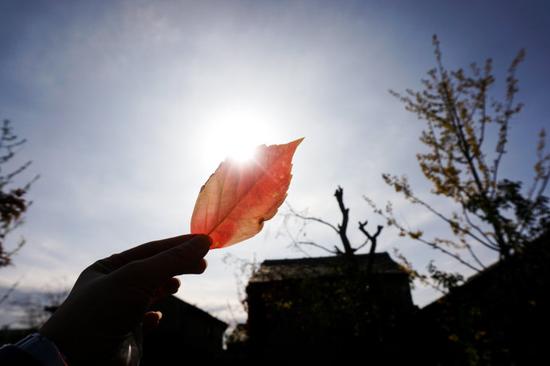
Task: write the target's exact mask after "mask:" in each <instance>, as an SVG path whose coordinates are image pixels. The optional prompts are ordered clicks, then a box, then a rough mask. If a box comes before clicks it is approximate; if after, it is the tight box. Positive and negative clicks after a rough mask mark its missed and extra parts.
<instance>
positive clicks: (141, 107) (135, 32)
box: [0, 1, 550, 320]
mask: <svg viewBox="0 0 550 366" xmlns="http://www.w3.org/2000/svg"><path fill="white" fill-rule="evenodd" d="M434 33H437V34H438V35H439V37H440V39H441V42H442V48H443V53H444V61H445V63H446V64H447V66H448V67H449V68H454V67H458V66H464V67H465V66H467V65H468V64H469V63H470V62H472V61H478V62H482V61H483V60H484V59H485V58H486V57H493V58H494V60H495V73H496V75H497V77H498V78H499V79H500V80H502V79H503V75H504V72H505V70H506V67H507V66H508V64H509V63H510V61H511V60H512V58H513V57H514V55H515V54H516V52H517V51H518V50H519V49H520V48H522V47H525V48H526V49H527V59H526V61H525V62H524V63H523V64H522V66H521V67H520V70H519V74H518V76H519V78H520V99H521V101H523V102H525V104H526V107H525V110H524V111H523V112H522V114H521V115H520V117H519V118H517V119H516V120H515V121H513V122H514V123H513V124H512V131H511V136H512V138H511V141H510V145H509V149H508V150H509V154H508V156H507V159H506V161H505V164H504V170H505V173H506V175H508V176H510V177H512V178H516V179H523V180H529V179H530V178H531V176H532V172H531V167H532V165H533V163H534V156H535V155H534V149H535V137H536V134H537V132H538V131H539V130H540V129H541V128H542V127H545V126H548V125H549V121H548V119H547V117H545V113H544V112H545V107H546V106H547V105H548V102H549V101H550V100H549V97H548V89H547V88H548V86H549V85H550V73H548V65H549V64H550V62H549V61H550V37H548V34H550V5H548V3H547V2H545V1H460V2H458V1H391V2H390V1H340V2H335V1H325V2H323V1H155V2H153V1H25V2H21V1H2V2H1V3H0V47H1V50H2V52H0V85H1V88H0V117H1V118H9V119H11V120H12V121H13V122H14V126H15V128H16V130H17V132H18V133H19V134H20V135H21V136H24V137H25V138H27V139H28V143H27V145H26V146H25V148H24V150H22V151H20V153H19V158H20V159H21V160H20V161H23V160H24V159H27V158H28V159H32V160H33V162H34V163H33V166H32V172H34V173H39V174H41V178H40V180H39V181H38V182H37V183H36V184H35V185H34V186H33V189H32V192H31V196H32V199H33V201H34V205H33V207H32V208H31V210H30V211H29V214H28V216H27V220H26V221H27V223H26V225H25V226H24V227H22V228H21V229H20V230H19V232H18V233H15V234H14V236H13V237H12V240H14V239H16V237H17V235H24V236H25V237H26V238H27V240H28V244H27V246H26V247H25V248H24V249H23V250H22V251H21V252H20V253H19V254H18V256H17V257H16V258H15V265H14V266H12V267H9V268H3V269H1V271H2V276H1V277H0V285H9V284H10V283H12V282H13V281H15V280H18V279H21V286H24V287H29V288H55V287H59V286H70V285H71V284H72V282H73V281H74V279H75V278H76V276H77V275H78V273H79V272H80V271H81V270H82V269H83V268H84V267H85V266H86V265H87V264H89V263H91V262H93V261H94V260H96V259H98V258H101V257H103V256H106V255H108V254H110V253H112V252H115V251H121V250H124V249H126V248H128V247H130V246H133V245H135V244H139V243H142V242H145V241H149V240H153V239H158V238H162V237H168V236H173V235H178V234H181V233H185V232H187V231H188V228H189V220H190V216H191V213H192V209H193V204H194V200H195V198H196V195H197V193H198V189H199V188H200V186H201V184H202V183H203V182H204V181H205V180H206V178H207V177H208V176H209V174H210V173H211V172H212V171H213V170H214V169H215V168H216V166H217V164H218V163H219V161H221V160H222V159H223V158H224V156H225V153H226V152H225V151H224V149H226V148H229V147H230V146H231V144H230V143H229V142H227V141H228V140H231V139H233V140H234V141H237V142H241V141H242V139H243V138H245V141H250V142H252V143H254V144H261V143H281V142H287V141H290V140H293V139H295V138H298V137H301V136H305V137H306V140H305V141H304V142H303V144H302V145H301V146H300V148H299V150H298V152H297V154H296V158H295V168H294V169H295V170H294V179H293V182H292V184H291V189H290V191H289V196H288V202H290V203H291V204H292V205H293V206H294V207H295V208H297V209H305V208H308V209H309V212H310V213H311V214H315V215H317V216H320V217H324V218H327V219H328V220H332V221H333V222H336V221H337V220H338V219H339V213H338V211H337V206H336V202H335V201H334V198H333V196H332V194H333V192H334V189H335V188H336V186H337V185H342V186H343V187H344V189H345V198H346V202H347V203H348V205H349V206H350V208H351V214H352V222H356V221H357V220H363V219H365V218H370V219H371V222H372V225H373V226H374V225H375V224H377V223H381V220H380V219H379V218H376V217H375V216H374V215H373V214H372V212H371V210H370V209H369V208H368V206H367V205H366V204H365V203H364V201H363V200H362V198H361V197H362V195H363V194H366V195H368V196H370V197H371V198H373V199H374V200H375V201H377V202H378V203H379V204H384V203H385V202H386V201H387V200H392V201H395V202H396V208H397V209H399V215H400V217H401V218H403V219H404V220H405V221H406V222H407V223H408V224H410V225H411V226H415V225H418V226H419V227H421V228H423V229H425V230H431V231H432V232H439V231H440V230H442V229H441V226H440V225H439V223H438V222H437V221H435V219H433V217H431V216H429V215H426V214H425V213H423V212H421V211H420V210H418V209H416V208H411V207H409V206H406V205H404V204H403V203H402V202H401V201H400V200H399V199H398V198H397V197H396V196H395V195H394V194H393V193H392V191H391V190H390V189H389V188H388V187H386V186H385V185H384V183H383V182H382V179H381V178H380V174H381V173H383V172H392V173H398V174H401V173H404V174H407V175H408V176H409V178H410V180H411V181H412V182H413V184H414V185H416V186H417V187H418V188H417V189H416V190H417V191H418V192H419V193H421V194H425V195H426V197H429V195H428V193H427V192H428V190H429V187H428V186H427V185H426V184H425V183H424V182H423V177H422V175H421V173H420V171H419V169H418V167H417V164H416V159H415V153H416V152H418V151H419V150H420V149H421V148H422V147H421V145H420V143H419V142H418V136H419V132H420V130H421V128H422V124H421V122H420V121H417V120H416V117H415V116H413V115H411V114H409V113H408V112H406V111H404V109H403V107H402V105H401V104H400V103H399V101H397V100H396V99H395V98H393V97H392V96H391V95H390V94H389V93H388V92H387V91H388V89H390V88H391V89H394V90H398V91H401V90H404V89H405V88H407V87H411V88H418V87H419V84H420V83H419V80H420V78H421V77H423V76H424V74H425V72H426V71H427V70H428V69H429V68H431V67H433V65H434V59H433V52H432V51H433V49H432V45H431V36H432V34H434ZM499 86H501V84H498V85H497V88H498V87H499ZM433 203H434V204H435V205H437V206H438V207H441V208H442V209H445V208H446V207H447V206H446V205H445V203H444V202H439V201H433ZM352 229H353V228H352ZM281 231H282V220H281V216H279V217H276V218H275V219H273V220H272V221H271V222H269V223H268V224H267V225H266V227H265V229H264V231H263V232H262V233H261V234H259V235H258V236H257V237H255V238H254V239H251V240H249V241H247V242H246V243H242V244H239V245H236V246H234V247H231V248H228V249H225V250H217V251H213V252H211V253H210V254H209V255H208V261H209V269H208V270H207V272H206V273H205V274H204V275H202V276H195V277H186V278H184V279H183V286H182V289H181V290H180V292H179V293H178V296H180V297H182V298H184V299H186V300H188V301H190V302H192V303H194V304H197V305H199V306H201V307H203V308H205V309H207V310H210V311H211V312H212V313H213V314H215V315H217V316H219V317H221V318H222V319H224V320H231V318H232V317H233V316H235V317H237V318H240V319H242V313H239V307H238V300H237V295H236V293H237V290H236V283H235V279H234V272H235V268H234V267H232V266H228V265H226V264H224V263H223V261H222V259H223V257H224V256H226V255H227V254H231V255H232V256H235V257H238V258H243V259H246V260H252V259H253V258H256V260H258V261H261V260H263V259H266V258H271V259H273V258H284V257H296V256H299V255H300V254H299V253H297V252H295V251H293V250H291V249H289V248H288V244H289V240H288V238H285V237H284V236H283V235H278V234H280V232H281ZM308 233H309V234H310V235H311V237H312V238H314V239H315V240H317V241H319V242H321V243H327V244H333V243H336V238H334V237H333V236H332V233H331V232H327V231H325V230H324V228H322V227H316V226H314V225H310V229H309V230H308ZM350 235H351V236H352V238H353V239H354V240H356V241H359V240H360V239H361V237H360V235H358V233H355V230H353V232H352V233H351V234H350ZM392 247H399V248H400V250H401V251H402V252H403V253H405V254H406V255H408V256H409V257H410V258H411V259H412V260H413V262H414V263H415V264H417V265H418V266H419V267H421V268H422V267H423V266H425V264H426V263H427V261H428V260H429V259H431V258H433V257H435V256H434V253H433V252H431V251H429V250H427V249H425V248H423V247H422V246H420V244H416V243H413V242H410V241H409V240H406V239H400V238H398V237H397V235H396V233H395V232H393V231H391V230H390V229H386V230H384V232H383V233H382V235H381V237H380V250H391V248H392ZM311 254H312V255H321V254H322V252H315V251H311ZM487 258H488V259H490V256H488V257H487ZM439 260H440V262H441V263H442V265H443V266H447V267H448V268H454V267H453V266H454V264H452V263H451V262H448V261H446V259H444V258H439ZM457 269H460V268H457ZM414 298H415V301H416V302H417V303H418V304H420V305H422V304H425V303H426V302H428V301H430V300H432V299H433V298H434V293H433V292H432V291H429V290H427V289H423V288H421V287H420V288H418V289H417V290H415V293H414ZM228 307H232V309H233V310H232V311H229V310H228ZM232 313H233V315H232Z"/></svg>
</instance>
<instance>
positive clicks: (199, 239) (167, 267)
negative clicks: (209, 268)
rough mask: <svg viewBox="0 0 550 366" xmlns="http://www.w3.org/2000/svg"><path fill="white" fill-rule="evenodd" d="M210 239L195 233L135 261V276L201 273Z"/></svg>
mask: <svg viewBox="0 0 550 366" xmlns="http://www.w3.org/2000/svg"><path fill="white" fill-rule="evenodd" d="M211 243H212V240H211V239H210V237H208V236H207V235H196V236H194V237H193V238H192V239H191V240H188V241H186V242H184V243H183V244H180V245H178V246H175V247H173V248H171V249H168V250H165V251H163V252H161V253H159V254H157V255H155V256H152V257H150V258H148V259H144V260H141V261H139V263H136V265H134V266H133V267H135V269H136V270H137V273H135V275H136V276H138V277H141V278H145V279H153V280H160V279H162V278H170V277H174V276H177V275H180V274H189V273H202V272H204V270H205V269H206V261H205V260H204V259H203V257H204V256H205V255H206V253H208V250H209V249H210V245H211Z"/></svg>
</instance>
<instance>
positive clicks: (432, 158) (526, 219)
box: [365, 35, 550, 284]
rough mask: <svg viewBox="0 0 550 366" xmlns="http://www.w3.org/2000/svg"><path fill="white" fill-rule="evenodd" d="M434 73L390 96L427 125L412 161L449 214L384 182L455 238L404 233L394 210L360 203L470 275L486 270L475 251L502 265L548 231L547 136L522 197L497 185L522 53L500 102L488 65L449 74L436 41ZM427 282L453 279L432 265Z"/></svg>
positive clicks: (510, 185) (402, 183)
mask: <svg viewBox="0 0 550 366" xmlns="http://www.w3.org/2000/svg"><path fill="white" fill-rule="evenodd" d="M433 45H434V49H435V60H436V67H435V68H433V69H431V70H429V71H428V77H427V78H426V79H422V84H423V89H422V90H420V91H413V90H411V89H407V90H406V92H405V93H404V94H400V93H397V92H394V91H391V93H392V94H393V95H394V96H396V97H397V98H399V100H400V101H401V102H403V103H404V104H405V109H406V110H408V111H410V112H413V113H414V114H416V115H417V116H418V118H419V119H420V120H422V121H423V122H424V123H425V129H424V131H423V132H422V134H421V136H420V141H421V142H422V143H423V144H424V146H425V147H426V148H427V150H428V151H427V152H426V153H419V154H417V160H418V163H419V165H420V168H421V170H422V173H423V174H424V176H425V177H426V178H427V179H428V181H430V182H431V183H432V185H433V189H432V191H431V192H432V193H433V194H434V195H436V196H439V197H445V198H446V199H447V201H448V202H450V203H451V204H452V205H453V207H454V209H453V211H452V212H451V213H450V214H446V213H444V212H441V211H439V210H438V209H436V208H435V207H434V206H432V205H431V204H430V203H428V202H427V201H426V200H424V199H422V198H421V197H420V196H418V195H417V194H416V193H414V192H413V189H412V188H411V186H410V184H409V182H408V180H407V177H406V176H396V175H391V174H383V175H382V177H383V179H384V181H385V182H386V183H387V184H388V185H390V186H391V187H393V188H394V189H395V191H396V192H397V193H399V194H401V195H402V196H403V197H404V198H405V199H406V200H408V201H409V202H411V203H412V204H413V205H416V206H420V207H422V208H423V209H425V210H427V211H428V212H430V213H432V214H433V216H434V217H437V218H438V219H440V220H441V221H442V222H444V223H445V224H446V225H447V227H448V228H449V229H450V232H451V233H452V235H450V236H447V237H433V236H431V235H428V234H426V233H424V232H423V231H422V230H418V229H411V228H408V227H407V226H406V225H405V224H403V223H402V222H400V221H399V220H398V219H396V217H395V214H394V211H393V206H392V204H391V203H388V204H387V205H386V207H385V209H381V208H378V207H377V206H376V204H375V203H374V201H373V200H371V199H370V198H368V197H365V199H366V201H367V202H368V203H369V204H370V205H371V206H372V207H373V209H374V211H375V212H376V213H378V214H380V215H382V216H384V217H385V218H386V219H387V224H388V225H389V226H395V227H397V229H398V230H399V232H400V235H402V236H408V237H410V238H412V239H414V240H417V241H419V242H421V243H423V244H425V245H427V246H429V247H430V248H432V249H435V250H437V251H439V252H441V253H444V254H445V255H447V256H449V257H451V258H453V259H454V260H456V261H458V262H459V263H461V264H462V265H464V266H466V267H468V268H469V269H471V270H473V271H476V272H479V271H482V270H483V269H484V268H486V266H487V263H485V262H484V261H483V260H482V259H481V257H480V256H479V250H480V249H481V248H486V249H489V250H492V251H494V252H496V253H498V256H499V258H500V259H505V258H508V257H509V256H511V255H513V254H514V253H518V252H521V251H522V249H523V248H524V247H525V246H526V245H528V243H529V242H531V241H532V240H533V239H534V238H536V237H537V236H539V235H541V234H542V233H543V232H544V231H545V230H547V228H548V227H549V224H550V210H549V208H548V197H546V196H545V195H544V191H545V189H546V187H547V184H548V180H549V178H550V154H547V153H545V137H546V133H545V131H544V130H542V131H541V132H540V134H539V142H538V144H537V149H536V152H537V161H536V164H535V166H534V179H533V182H532V184H531V186H530V188H529V189H528V190H527V191H524V190H523V189H522V187H523V182H522V181H513V180H511V179H508V178H503V177H502V172H501V169H500V168H501V164H502V160H503V157H504V155H505V153H506V152H507V150H506V147H507V143H508V133H509V126H510V122H511V120H512V118H513V117H515V116H516V115H517V114H518V113H519V112H520V111H521V109H522V106H523V105H522V104H521V103H518V102H516V94H517V92H518V90H519V89H518V80H517V78H516V69H517V67H518V66H519V65H520V63H521V62H522V61H523V59H524V57H525V51H524V50H521V51H519V53H518V54H517V56H516V57H515V58H514V60H513V61H512V63H511V65H510V67H509V68H508V73H507V76H506V84H505V85H506V90H505V93H504V98H503V100H497V99H496V98H493V97H492V96H491V95H490V91H491V88H492V86H493V84H494V83H495V77H494V76H493V72H492V60H491V59H487V60H486V61H485V63H484V65H483V66H482V67H480V66H478V65H477V64H476V63H472V64H471V65H470V70H469V72H467V71H465V70H463V69H461V68H460V69H458V70H456V71H449V70H447V69H446V68H445V66H444V65H443V61H442V53H441V49H440V43H439V40H438V38H437V36H435V35H434V37H433ZM491 132H495V133H496V136H495V141H496V145H495V146H494V150H493V151H491V150H490V149H488V148H487V143H488V141H491V139H490V138H489V134H490V133H491ZM430 266H431V270H430V269H429V271H430V274H431V277H432V278H433V277H434V276H435V277H437V278H439V281H438V282H439V283H440V284H441V283H445V282H447V284H453V283H456V282H453V281H455V280H456V279H457V278H456V276H453V275H452V274H449V277H445V274H444V272H441V271H438V270H437V268H436V267H435V265H434V264H433V263H431V265H430Z"/></svg>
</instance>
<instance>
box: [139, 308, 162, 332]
mask: <svg viewBox="0 0 550 366" xmlns="http://www.w3.org/2000/svg"><path fill="white" fill-rule="evenodd" d="M161 319H162V313H161V312H160V311H148V312H146V313H145V314H143V321H142V322H143V325H142V327H143V331H144V332H145V333H147V332H150V331H151V330H153V329H155V328H156V327H158V325H159V323H160V320H161Z"/></svg>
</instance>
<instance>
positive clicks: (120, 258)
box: [92, 234, 196, 272]
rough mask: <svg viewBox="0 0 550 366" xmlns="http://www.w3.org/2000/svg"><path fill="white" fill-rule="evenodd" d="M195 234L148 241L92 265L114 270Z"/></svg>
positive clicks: (179, 242)
mask: <svg viewBox="0 0 550 366" xmlns="http://www.w3.org/2000/svg"><path fill="white" fill-rule="evenodd" d="M195 236H196V234H187V235H179V236H175V237H172V238H167V239H161V240H155V241H150V242H148V243H145V244H141V245H138V246H136V247H134V248H131V249H128V250H126V251H124V252H121V253H116V254H113V255H111V256H109V257H107V258H103V259H100V260H98V261H97V262H95V263H94V264H93V265H92V266H94V267H101V268H100V269H102V270H104V272H111V271H114V270H116V269H118V268H120V267H122V266H124V265H126V264H128V263H130V262H133V261H137V260H143V259H147V258H149V257H152V256H154V255H157V254H159V253H162V252H164V251H165V250H168V249H171V248H173V247H176V246H178V245H181V244H183V243H185V242H187V241H189V240H191V239H193V238H194V237H195Z"/></svg>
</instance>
